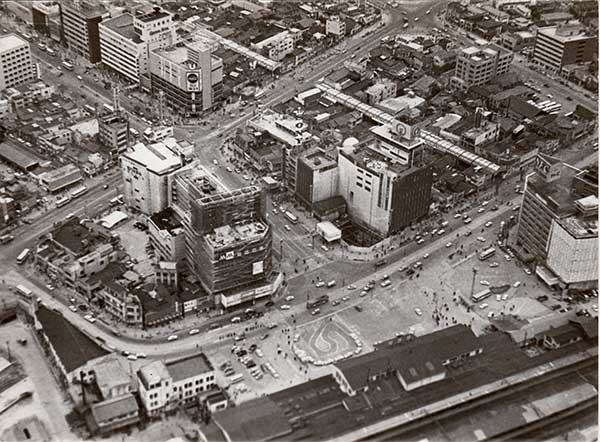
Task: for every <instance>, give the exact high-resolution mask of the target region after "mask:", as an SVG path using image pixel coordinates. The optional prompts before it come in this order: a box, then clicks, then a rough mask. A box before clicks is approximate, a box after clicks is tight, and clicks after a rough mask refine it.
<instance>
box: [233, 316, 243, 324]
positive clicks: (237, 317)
mask: <svg viewBox="0 0 600 442" xmlns="http://www.w3.org/2000/svg"><path fill="white" fill-rule="evenodd" d="M240 322H242V318H240V317H239V316H235V317H233V318H231V323H232V324H239V323H240Z"/></svg>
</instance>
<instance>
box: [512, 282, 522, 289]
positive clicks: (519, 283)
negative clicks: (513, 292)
mask: <svg viewBox="0 0 600 442" xmlns="http://www.w3.org/2000/svg"><path fill="white" fill-rule="evenodd" d="M520 285H521V281H517V282H515V283H514V284H513V287H514V288H517V287H519V286H520Z"/></svg>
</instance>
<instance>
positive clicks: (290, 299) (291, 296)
mask: <svg viewBox="0 0 600 442" xmlns="http://www.w3.org/2000/svg"><path fill="white" fill-rule="evenodd" d="M285 300H286V301H288V302H290V301H293V300H294V295H289V296H286V297H285Z"/></svg>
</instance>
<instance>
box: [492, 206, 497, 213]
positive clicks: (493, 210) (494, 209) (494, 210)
mask: <svg viewBox="0 0 600 442" xmlns="http://www.w3.org/2000/svg"><path fill="white" fill-rule="evenodd" d="M490 210H491V211H492V212H497V211H498V206H494V207H492V208H491V209H490Z"/></svg>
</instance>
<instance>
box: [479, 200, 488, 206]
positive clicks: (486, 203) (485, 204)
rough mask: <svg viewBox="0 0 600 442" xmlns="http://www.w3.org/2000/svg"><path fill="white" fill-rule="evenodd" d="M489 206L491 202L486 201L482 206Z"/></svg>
mask: <svg viewBox="0 0 600 442" xmlns="http://www.w3.org/2000/svg"><path fill="white" fill-rule="evenodd" d="M488 204H489V201H484V202H482V203H481V205H482V206H483V207H485V206H487V205H488Z"/></svg>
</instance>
